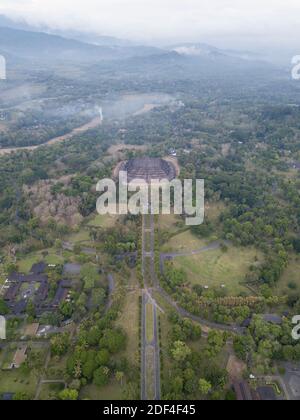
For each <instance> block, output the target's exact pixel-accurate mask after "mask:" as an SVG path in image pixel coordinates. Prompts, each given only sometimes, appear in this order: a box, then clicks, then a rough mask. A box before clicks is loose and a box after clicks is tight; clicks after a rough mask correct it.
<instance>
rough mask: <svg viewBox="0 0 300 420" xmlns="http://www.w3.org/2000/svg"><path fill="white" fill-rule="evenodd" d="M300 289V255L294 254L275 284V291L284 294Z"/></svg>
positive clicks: (280, 294) (279, 294)
mask: <svg viewBox="0 0 300 420" xmlns="http://www.w3.org/2000/svg"><path fill="white" fill-rule="evenodd" d="M295 290H297V291H299V290H300V256H296V255H294V256H293V257H292V258H291V259H290V262H289V265H288V266H287V268H286V269H285V270H284V272H283V274H282V276H281V278H280V280H279V282H278V283H277V285H276V286H275V293H276V294H278V296H282V295H285V294H288V293H291V292H293V291H295Z"/></svg>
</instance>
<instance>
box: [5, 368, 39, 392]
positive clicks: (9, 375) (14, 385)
mask: <svg viewBox="0 0 300 420" xmlns="http://www.w3.org/2000/svg"><path fill="white" fill-rule="evenodd" d="M37 381H38V379H37V376H36V375H35V374H34V373H30V374H29V375H26V376H24V375H22V374H21V372H20V370H11V371H0V394H2V393H10V392H12V393H16V392H26V394H28V395H29V396H30V397H31V398H32V397H34V395H35V390H36V386H37Z"/></svg>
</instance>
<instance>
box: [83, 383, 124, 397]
mask: <svg viewBox="0 0 300 420" xmlns="http://www.w3.org/2000/svg"><path fill="white" fill-rule="evenodd" d="M125 386H126V385H125ZM80 399H81V400H93V401H97V400H98V401H103V400H107V401H116V400H121V399H123V389H122V387H121V385H120V384H119V383H118V382H117V381H116V380H113V381H111V383H110V384H108V385H107V386H105V387H103V388H98V387H97V386H96V385H87V386H85V387H84V388H83V389H82V390H81V392H80Z"/></svg>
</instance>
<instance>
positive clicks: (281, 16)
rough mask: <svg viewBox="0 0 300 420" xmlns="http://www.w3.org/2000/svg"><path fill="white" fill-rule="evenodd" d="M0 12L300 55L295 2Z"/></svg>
mask: <svg viewBox="0 0 300 420" xmlns="http://www.w3.org/2000/svg"><path fill="white" fill-rule="evenodd" d="M0 13H2V14H5V15H7V16H9V17H14V18H18V19H24V20H26V21H27V22H29V23H30V24H35V25H45V24H46V25H49V26H50V27H52V28H56V29H58V28H59V29H78V30H86V31H92V30H93V31H95V32H97V33H99V34H101V35H111V36H117V37H121V38H126V39H131V40H135V41H141V42H148V43H158V42H161V43H173V42H178V41H191V42H195V41H197V42H213V43H215V44H216V45H218V46H221V47H222V46H223V47H224V46H228V47H230V46H232V47H235V46H236V47H242V46H243V47H245V48H255V47H258V46H259V47H262V48H265V47H267V46H274V47H275V46H279V47H285V48H289V49H291V50H292V49H293V48H295V49H296V48H298V52H300V0H0Z"/></svg>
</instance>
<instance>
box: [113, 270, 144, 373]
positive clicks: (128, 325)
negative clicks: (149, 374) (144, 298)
mask: <svg viewBox="0 0 300 420" xmlns="http://www.w3.org/2000/svg"><path fill="white" fill-rule="evenodd" d="M135 282H136V279H134V278H131V279H130V283H131V285H132V286H133V287H135ZM139 296H140V292H139V291H138V290H136V291H132V292H128V293H127V295H126V297H125V304H124V308H123V310H122V312H121V314H120V316H119V318H118V320H117V322H116V325H117V326H119V327H121V328H122V329H123V330H124V331H125V333H126V335H127V337H128V339H127V347H126V350H125V352H124V357H126V358H127V359H128V360H129V362H130V363H131V364H132V365H134V366H138V360H139Z"/></svg>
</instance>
